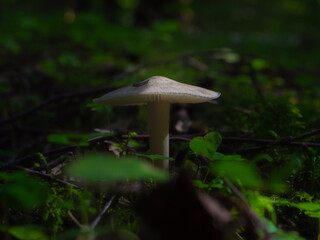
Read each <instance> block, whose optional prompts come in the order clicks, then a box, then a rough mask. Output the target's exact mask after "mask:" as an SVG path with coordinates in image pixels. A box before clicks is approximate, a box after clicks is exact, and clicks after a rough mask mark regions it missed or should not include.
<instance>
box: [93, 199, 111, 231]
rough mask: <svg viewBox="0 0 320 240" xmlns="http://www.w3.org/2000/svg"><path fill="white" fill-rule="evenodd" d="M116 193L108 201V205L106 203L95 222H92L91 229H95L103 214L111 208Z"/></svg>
mask: <svg viewBox="0 0 320 240" xmlns="http://www.w3.org/2000/svg"><path fill="white" fill-rule="evenodd" d="M115 197H116V195H113V196H112V197H111V198H110V200H109V201H108V202H107V203H106V205H104V207H103V209H102V211H101V212H100V213H99V214H98V216H97V217H96V218H95V219H94V220H93V222H92V223H91V224H90V227H91V229H94V228H95V227H96V226H97V225H98V224H99V222H100V220H101V218H102V216H103V215H104V214H105V213H106V211H108V209H109V208H110V206H111V204H112V202H113V200H114V199H115Z"/></svg>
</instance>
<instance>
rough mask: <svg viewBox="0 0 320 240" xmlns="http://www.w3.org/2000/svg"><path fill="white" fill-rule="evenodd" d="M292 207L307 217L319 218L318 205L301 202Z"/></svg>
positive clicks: (319, 207)
mask: <svg viewBox="0 0 320 240" xmlns="http://www.w3.org/2000/svg"><path fill="white" fill-rule="evenodd" d="M291 206H293V207H297V208H299V209H300V210H302V211H304V213H305V214H307V215H308V216H309V217H312V218H320V204H319V203H311V202H302V203H293V204H291Z"/></svg>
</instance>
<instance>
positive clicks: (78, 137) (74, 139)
mask: <svg viewBox="0 0 320 240" xmlns="http://www.w3.org/2000/svg"><path fill="white" fill-rule="evenodd" d="M47 140H48V142H51V143H58V144H64V145H70V144H75V145H78V146H83V147H85V146H89V142H88V140H89V137H88V136H87V135H85V134H78V133H70V134H50V135H48V136H47Z"/></svg>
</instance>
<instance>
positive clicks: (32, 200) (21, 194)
mask: <svg viewBox="0 0 320 240" xmlns="http://www.w3.org/2000/svg"><path fill="white" fill-rule="evenodd" d="M0 179H1V180H3V181H4V183H1V184H0V195H1V201H5V202H6V205H7V206H8V207H9V206H10V207H12V208H14V209H18V210H20V209H23V210H32V209H34V208H36V207H38V206H41V205H43V204H45V202H46V200H47V199H48V197H49V189H48V187H47V185H45V184H44V183H41V182H40V181H39V180H38V179H36V178H34V177H30V176H27V175H26V174H25V173H23V172H16V173H10V174H8V173H0Z"/></svg>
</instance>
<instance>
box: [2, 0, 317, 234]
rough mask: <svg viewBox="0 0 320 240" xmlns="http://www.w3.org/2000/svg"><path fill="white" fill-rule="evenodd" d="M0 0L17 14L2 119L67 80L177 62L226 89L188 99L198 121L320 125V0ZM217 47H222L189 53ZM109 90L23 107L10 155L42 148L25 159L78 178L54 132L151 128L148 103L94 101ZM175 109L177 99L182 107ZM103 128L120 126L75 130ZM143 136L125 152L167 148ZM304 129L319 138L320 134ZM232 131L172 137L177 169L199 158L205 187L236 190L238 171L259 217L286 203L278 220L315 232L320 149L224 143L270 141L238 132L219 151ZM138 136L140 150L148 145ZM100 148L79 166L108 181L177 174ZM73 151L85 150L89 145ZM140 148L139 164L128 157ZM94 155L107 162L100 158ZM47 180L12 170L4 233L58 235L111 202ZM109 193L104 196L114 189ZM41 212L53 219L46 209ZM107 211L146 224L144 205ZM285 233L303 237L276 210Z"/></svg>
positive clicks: (300, 128)
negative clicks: (205, 99)
mask: <svg viewBox="0 0 320 240" xmlns="http://www.w3.org/2000/svg"><path fill="white" fill-rule="evenodd" d="M0 5H1V7H0V21H1V23H5V24H0V25H1V26H0V32H1V38H0V55H1V58H0V69H1V71H0V95H1V101H0V113H1V120H2V119H7V118H9V117H10V116H12V115H13V116H14V115H15V114H18V115H19V114H20V113H23V112H24V111H27V110H29V109H32V108H33V107H36V106H37V105H38V104H42V103H43V102H46V101H47V100H48V99H50V98H51V97H55V96H59V95H60V94H62V95H63V94H65V93H66V94H67V95H68V93H69V92H71V93H74V92H75V93H76V91H77V90H81V91H82V90H90V89H91V88H108V87H122V86H125V85H128V84H132V83H134V82H138V81H141V79H146V78H147V77H150V76H152V75H164V76H167V77H170V78H173V79H176V80H178V81H181V82H185V83H190V84H194V85H199V86H204V87H206V88H209V89H212V90H216V91H220V92H222V96H221V98H220V99H219V101H218V104H217V105H216V104H215V105H213V104H197V105H187V106H183V108H185V109H186V111H187V113H188V117H189V118H190V119H191V120H192V126H191V128H190V133H191V132H205V131H208V129H221V130H231V132H232V130H240V129H241V130H249V131H243V132H242V131H241V132H240V131H239V132H237V131H234V133H232V136H233V134H234V135H235V136H236V137H245V138H267V139H282V138H286V137H288V136H298V135H300V134H303V133H304V132H308V131H310V130H312V129H316V128H318V127H319V126H318V125H319V115H320V110H319V109H320V100H319V99H320V95H319V92H320V91H319V89H320V87H319V86H320V85H319V84H318V81H319V76H318V75H319V74H318V65H319V62H320V57H319V56H320V55H319V54H315V53H317V52H319V51H320V45H319V41H317V39H319V31H318V26H317V24H314V23H316V22H319V16H320V14H319V1H288V0H279V1H271V2H268V1H266V2H263V3H262V2H260V1H257V0H250V1H249V0H245V1H243V2H241V4H239V2H238V1H236V0H231V2H228V4H227V5H226V3H225V1H207V0H206V1H204V2H202V1H172V2H170V1H163V2H161V3H160V2H159V3H158V4H157V5H156V6H155V5H153V3H152V1H139V0H117V1H95V0H93V1H68V2H64V3H63V4H61V3H59V1H50V2H44V1H38V0H32V1H28V2H21V3H20V2H19V3H18V1H11V0H3V1H1V4H0ZM270 13H272V16H273V17H272V18H270V17H269V16H270ZM221 19H223V21H221ZM239 22H241V24H239ZM288 23H290V24H288ZM208 49H216V52H215V53H210V54H209V53H208V54H207V53H205V52H203V53H199V54H196V55H194V56H189V57H180V55H183V54H187V53H190V52H193V51H200V52H201V50H208ZM175 57H177V59H176V60H174V61H171V62H170V61H169V62H165V64H160V65H157V64H155V65H154V64H152V62H158V61H162V60H168V59H171V58H175ZM150 63H151V64H150ZM145 64H147V65H148V66H146V67H142V68H140V69H139V71H137V72H135V73H134V74H128V75H124V76H125V77H122V78H121V77H120V78H114V77H115V76H117V75H118V74H120V73H124V72H127V71H131V70H134V69H135V68H136V67H137V66H139V65H145ZM251 70H253V71H254V74H255V77H256V80H257V81H258V85H259V87H260V88H261V93H262V95H263V96H264V98H265V99H266V102H267V103H266V104H264V103H263V104H262V103H260V102H263V101H261V98H260V96H259V94H257V89H256V85H255V84H256V83H254V81H253V79H252V75H251V74H252V72H251ZM118 76H119V75H118ZM71 95H72V94H71ZM86 96H88V97H86ZM96 97H98V95H96V94H92V95H81V96H80V97H76V98H74V97H70V98H66V99H60V100H59V101H53V102H50V101H49V103H50V104H48V105H46V104H45V106H44V107H43V108H40V109H38V111H35V112H32V114H29V115H26V116H24V117H22V119H20V120H17V121H15V122H11V123H10V124H7V125H1V131H3V132H2V133H3V134H2V135H1V138H0V155H1V159H0V162H1V164H3V163H7V162H9V161H12V160H14V159H19V158H20V157H21V158H23V157H24V156H26V155H29V154H32V153H38V155H39V159H40V161H39V159H37V162H36V163H34V162H32V161H30V162H23V164H25V165H23V166H25V167H28V168H31V169H32V170H35V171H41V172H42V173H43V172H44V171H46V173H47V174H50V176H51V177H52V179H51V180H52V181H54V179H55V178H56V177H57V178H63V179H66V180H68V179H67V178H65V176H64V171H62V174H60V170H61V168H63V167H62V166H61V165H60V164H59V165H58V166H55V163H56V162H61V161H62V160H63V159H62V158H58V156H55V155H50V156H48V157H44V156H43V155H42V154H41V152H47V151H48V150H49V151H50V150H51V149H52V148H54V147H55V145H54V144H59V145H62V146H64V145H71V144H72V145H77V146H80V147H82V148H81V150H82V149H86V148H97V150H98V151H100V150H102V151H106V149H105V144H103V143H102V142H101V143H100V142H99V143H98V144H97V145H95V144H91V145H90V146H89V144H88V139H89V138H91V137H97V136H107V135H109V136H111V135H113V134H114V132H117V130H119V128H122V127H123V128H124V129H128V131H138V132H142V133H144V132H146V131H147V125H146V123H147V121H146V119H147V115H146V114H147V111H146V108H145V107H144V106H141V107H136V108H135V109H136V110H137V109H138V110H137V111H139V112H138V114H137V115H135V112H134V111H131V109H130V110H128V109H127V108H120V107H114V106H102V105H99V106H98V105H97V104H94V103H92V98H96ZM86 103H87V105H86ZM85 105H86V106H87V108H86V107H84V106H85ZM91 110H93V111H91ZM175 111H176V107H175V106H174V107H173V108H172V113H174V112H175ZM171 119H172V123H173V122H174V121H175V120H176V118H175V116H174V115H172V118H171ZM1 120H0V121H1ZM127 120H128V121H127ZM131 120H132V121H131ZM114 123H116V124H114ZM119 125H121V126H120V127H119ZM106 126H107V127H106ZM95 128H99V129H100V130H104V128H107V130H106V131H109V130H110V132H112V133H110V134H109V133H107V134H100V133H99V134H68V132H79V133H87V132H92V131H93V129H95ZM49 133H50V134H49ZM52 133H53V134H52ZM48 134H49V135H48ZM46 135H48V136H47V138H46ZM222 135H223V136H224V135H226V136H227V137H228V136H229V133H228V131H227V133H224V132H223V131H222ZM133 136H134V135H133V134H128V136H127V139H126V140H125V141H122V142H120V141H117V144H116V145H115V146H114V147H115V148H116V149H115V150H114V152H115V153H118V154H120V156H127V155H136V156H139V157H142V158H146V159H148V160H151V161H153V160H154V159H156V158H162V157H160V156H157V155H149V154H147V147H146V146H147V144H146V143H145V142H144V140H141V139H139V140H136V139H134V138H133ZM42 139H46V140H47V141H43V140H42ZM302 141H314V142H318V137H317V136H313V137H312V138H309V139H303V140H302ZM48 142H49V143H50V144H48ZM220 144H221V136H220V134H218V133H210V134H208V135H207V136H205V137H199V138H195V139H193V140H192V141H191V142H190V144H189V145H190V149H191V150H192V152H193V154H192V155H188V154H185V153H186V152H187V151H189V149H187V145H186V144H185V146H183V147H180V146H182V145H183V144H182V143H180V142H179V143H177V142H172V143H171V146H170V148H171V156H172V157H174V158H175V159H176V160H175V161H171V162H170V169H171V173H170V174H172V175H175V174H176V172H177V171H179V169H180V166H181V165H183V166H189V167H188V170H190V172H191V173H192V174H193V176H194V179H193V180H194V185H195V186H196V187H197V188H198V190H199V191H206V192H210V193H217V194H219V193H222V194H226V195H227V194H230V191H229V189H228V187H227V186H226V185H225V184H224V183H223V180H222V179H223V178H227V179H229V180H230V181H232V183H233V184H235V185H236V186H237V187H238V188H239V189H240V190H241V192H242V193H243V194H244V195H245V196H246V197H247V199H248V201H249V202H250V204H251V206H252V207H253V208H254V209H255V211H256V212H257V213H258V214H259V215H260V217H265V216H267V217H268V218H271V219H272V221H273V222H274V223H275V222H276V221H275V215H277V218H278V224H280V225H281V226H283V228H284V229H291V228H292V227H294V228H295V229H297V231H299V232H300V233H301V234H302V235H303V236H304V237H305V238H307V239H314V238H315V236H314V235H315V234H313V235H312V232H314V233H315V232H316V227H317V226H314V225H313V224H312V223H314V221H312V220H313V219H312V218H308V216H310V217H313V218H315V217H316V218H317V217H318V216H319V210H318V204H319V199H320V193H319V192H318V189H319V188H320V182H319V181H318V179H319V178H320V155H319V150H318V149H317V148H316V147H305V148H300V147H299V146H289V145H281V146H277V147H271V148H268V149H266V150H262V151H260V152H259V153H256V152H252V153H250V154H246V155H243V156H240V155H228V154H222V153H220V152H223V151H228V152H233V151H235V152H236V151H237V150H239V149H241V148H247V147H254V146H258V145H260V143H254V142H250V143H248V142H233V141H226V143H224V146H223V147H224V148H221V150H220V149H219V151H220V152H217V150H218V147H219V146H220ZM136 149H137V151H138V152H140V154H136V153H135V150H136ZM182 149H183V150H182ZM90 150H91V149H90ZM172 150H174V151H172ZM183 151H185V152H183ZM79 152H80V151H79ZM77 153H78V152H77ZM64 158H65V160H67V161H66V162H64V163H63V164H66V165H67V166H66V168H68V167H69V166H68V165H69V162H70V161H69V160H71V159H70V158H69V156H68V155H65V156H64ZM74 158H75V159H74ZM85 158H86V157H85ZM97 158H98V159H99V161H98V160H97V159H96V157H92V158H90V159H88V161H87V162H86V163H84V162H83V159H80V161H79V164H80V165H81V164H83V165H81V166H80V165H79V169H77V171H78V174H79V175H80V173H81V174H82V173H83V174H84V176H85V177H88V178H90V179H94V178H95V177H97V178H99V179H103V180H104V181H106V183H105V185H107V186H109V183H114V182H118V181H121V182H126V181H127V180H128V179H130V181H131V180H145V181H148V180H150V179H158V180H160V179H163V180H165V179H168V174H164V173H162V172H161V173H160V172H158V171H155V170H154V169H153V168H152V167H150V166H149V165H147V163H146V162H142V161H140V160H136V159H131V158H130V159H128V158H122V157H121V158H119V159H116V158H112V160H110V156H106V157H105V156H104V157H103V158H104V159H103V160H102V157H101V156H98V157H97ZM205 158H206V159H205ZM72 160H74V161H75V162H76V161H77V160H78V157H77V155H76V154H75V155H74V156H73V158H72ZM104 160H106V161H104ZM109 160H110V161H109ZM129 160H130V163H129V165H124V164H123V163H127V161H129ZM169 160H172V159H171V158H169ZM89 161H92V163H97V164H99V165H97V166H95V167H93V165H90V164H89ZM52 166H55V169H51V168H52ZM75 166H76V165H75ZM95 173H97V176H95ZM55 174H59V175H57V176H56V175H55ZM79 179H81V176H79ZM43 182H44V181H40V180H39V179H38V178H33V177H30V176H27V175H24V176H23V175H22V174H21V173H16V172H15V170H14V168H13V169H10V171H8V172H5V171H3V172H1V173H0V195H1V199H0V203H1V211H0V217H1V218H0V220H1V223H4V225H5V226H4V227H0V228H1V234H4V235H5V234H6V232H8V234H9V235H11V236H12V238H18V239H24V238H28V239H33V238H38V236H39V238H43V239H46V238H47V237H46V236H45V235H44V232H46V233H47V234H48V235H49V233H48V232H49V231H51V232H50V238H52V239H54V238H56V239H59V236H60V233H61V234H62V235H63V233H67V232H68V231H72V229H71V228H72V227H73V225H71V224H72V223H71V224H70V223H69V221H70V219H69V216H68V211H72V213H73V214H74V215H75V217H76V218H77V219H79V221H80V222H81V223H82V224H87V223H88V222H90V220H91V219H90V217H94V215H96V214H97V212H99V210H100V207H101V206H100V205H99V204H98V203H97V202H98V200H97V198H98V197H97V194H96V192H95V190H93V189H88V190H84V189H82V190H76V189H73V188H70V187H69V186H68V187H62V186H59V185H56V184H52V183H51V181H50V186H51V187H50V189H49V187H48V185H49V184H44V183H43ZM145 184H147V186H151V185H150V184H149V185H148V183H145ZM89 185H90V186H92V185H95V184H93V183H91V184H89ZM152 186H153V185H152ZM98 195H99V194H98ZM99 196H100V198H103V194H102V195H99ZM228 196H230V197H234V196H231V195H228ZM100 200H101V199H100ZM299 211H300V212H301V214H300V215H299V217H297V216H298V213H299ZM40 213H41V214H42V216H44V218H45V220H46V221H45V223H42V222H40V220H39V219H38V218H37V217H35V216H37V215H41V214H40ZM108 213H110V214H111V213H112V215H113V216H114V222H115V223H116V225H117V226H119V227H120V226H121V227H124V228H126V226H127V228H126V229H129V230H132V231H133V232H135V233H137V232H138V231H139V228H138V227H136V225H137V220H136V218H135V216H134V215H133V214H132V211H131V210H127V209H125V210H124V209H113V208H112V209H111V210H109V212H108ZM300 216H303V217H301V218H300ZM67 219H68V221H67ZM22 223H23V224H29V223H32V224H39V225H21V224H22ZM118 223H119V224H118ZM271 223H272V222H271ZM6 224H9V225H6ZM40 225H41V226H42V225H43V226H44V227H40ZM105 225H111V223H110V224H109V223H108V224H105ZM105 225H104V226H105ZM128 226H129V227H128ZM74 227H75V226H74ZM44 229H45V230H44ZM270 229H271V227H270ZM7 230H8V231H7ZM73 230H74V232H75V234H74V235H72V237H71V238H70V239H73V238H76V236H78V234H79V232H80V231H79V230H77V229H73ZM117 231H118V230H117ZM89 233H90V234H92V231H91V232H89ZM272 233H273V235H274V237H275V239H287V240H291V239H302V238H301V237H299V236H298V234H296V233H295V232H284V231H282V230H280V229H278V228H277V226H276V225H275V224H273V230H272ZM51 234H52V236H51ZM58 234H59V235H58ZM130 234H131V233H123V235H126V236H128V235H130ZM42 235H43V236H42ZM62 235H61V236H62ZM131 235H132V234H131ZM57 236H58V237H57ZM5 237H7V236H5ZM0 238H3V235H0ZM132 238H133V239H135V236H133V237H132ZM61 239H64V238H61Z"/></svg>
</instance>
